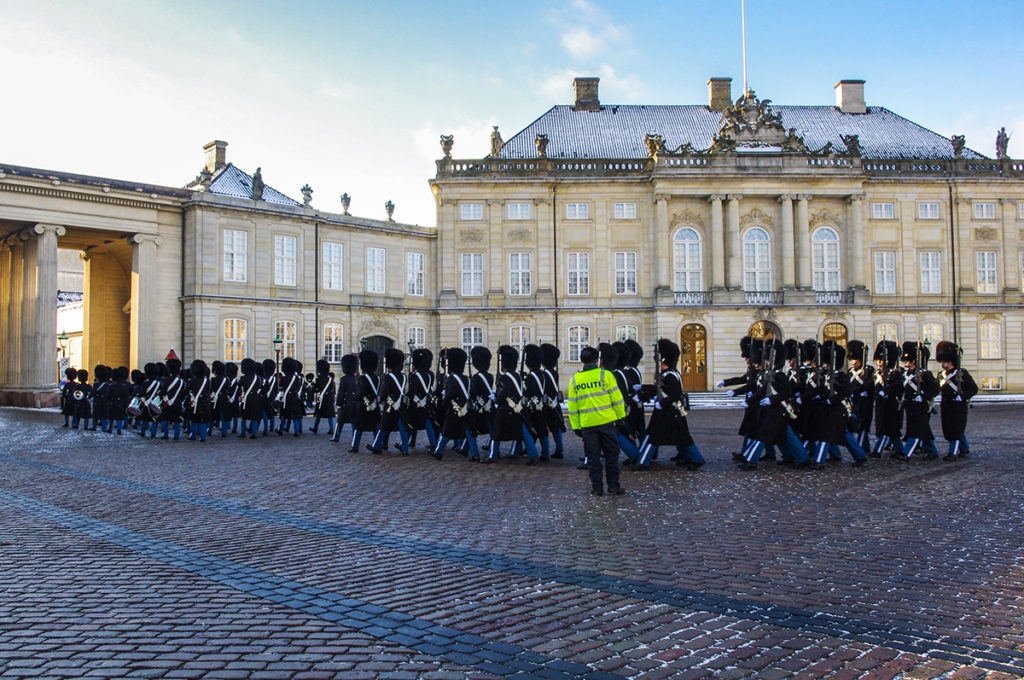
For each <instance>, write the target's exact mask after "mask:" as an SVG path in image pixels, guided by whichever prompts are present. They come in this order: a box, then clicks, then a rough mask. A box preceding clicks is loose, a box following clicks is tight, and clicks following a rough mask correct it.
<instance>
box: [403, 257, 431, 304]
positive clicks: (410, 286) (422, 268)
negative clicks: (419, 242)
mask: <svg viewBox="0 0 1024 680" xmlns="http://www.w3.org/2000/svg"><path fill="white" fill-rule="evenodd" d="M417 258H419V268H418V269H417V265H416V263H415V260H416V259H417ZM426 262H427V256H426V255H425V254H424V253H423V252H422V251H419V250H407V251H406V252H405V294H406V295H410V296H412V297H423V296H424V295H426V286H425V281H426Z"/></svg>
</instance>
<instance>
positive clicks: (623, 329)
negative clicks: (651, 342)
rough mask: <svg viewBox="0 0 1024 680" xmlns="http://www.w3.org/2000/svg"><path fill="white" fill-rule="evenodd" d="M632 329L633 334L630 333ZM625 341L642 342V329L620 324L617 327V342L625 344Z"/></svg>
mask: <svg viewBox="0 0 1024 680" xmlns="http://www.w3.org/2000/svg"><path fill="white" fill-rule="evenodd" d="M630 329H632V333H630ZM625 340H636V341H637V342H639V341H640V328H639V327H637V326H635V325H633V324H620V325H618V326H616V327H615V341H616V342H623V341H625Z"/></svg>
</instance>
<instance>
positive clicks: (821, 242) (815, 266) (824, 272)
mask: <svg viewBox="0 0 1024 680" xmlns="http://www.w3.org/2000/svg"><path fill="white" fill-rule="evenodd" d="M824 234H831V236H832V237H833V238H823V237H822V235H824ZM839 246H840V243H839V232H838V231H836V230H835V229H833V228H832V227H818V228H817V229H815V230H814V232H813V233H812V234H811V288H812V289H814V290H815V291H839V290H842V285H843V279H842V261H843V259H842V250H841V248H840V247H839ZM830 250H833V251H834V253H832V255H833V257H834V258H835V264H834V265H833V266H829V265H828V257H829V251H830ZM819 251H820V256H819ZM819 260H820V263H819V262H818V261H819ZM819 276H820V277H821V280H822V281H821V282H822V287H818V278H819ZM832 277H834V282H835V287H834V288H833V287H831V285H832V281H831V280H830V278H832Z"/></svg>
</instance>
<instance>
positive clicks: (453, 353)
mask: <svg viewBox="0 0 1024 680" xmlns="http://www.w3.org/2000/svg"><path fill="white" fill-rule="evenodd" d="M444 357H445V361H446V362H447V364H448V373H450V374H453V375H459V374H461V373H462V372H463V371H465V370H466V359H467V358H468V357H467V356H466V351H465V350H464V349H462V348H461V347H449V348H448V349H446V350H444Z"/></svg>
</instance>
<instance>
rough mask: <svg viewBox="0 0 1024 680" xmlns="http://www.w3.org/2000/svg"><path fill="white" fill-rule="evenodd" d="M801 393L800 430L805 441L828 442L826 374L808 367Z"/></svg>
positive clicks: (805, 370)
mask: <svg viewBox="0 0 1024 680" xmlns="http://www.w3.org/2000/svg"><path fill="white" fill-rule="evenodd" d="M803 375H804V381H803V389H802V390H801V392H800V429H801V432H800V434H801V436H803V438H804V441H809V442H821V441H828V440H827V439H826V437H827V436H828V411H829V405H828V404H826V403H825V400H826V399H827V398H828V384H827V383H826V380H825V375H824V372H822V371H820V370H818V369H816V368H812V367H806V368H805V369H804V371H803Z"/></svg>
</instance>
